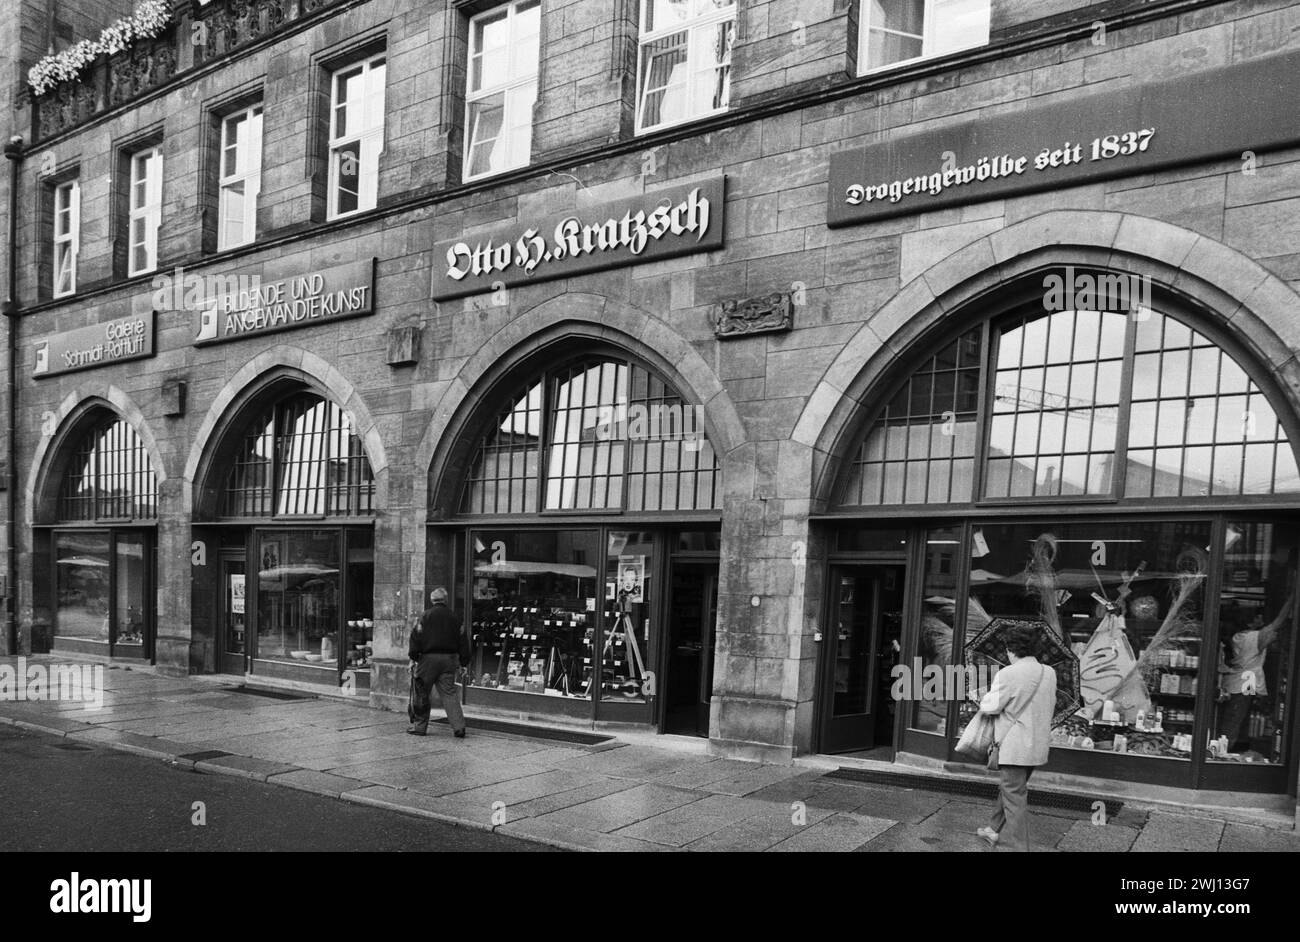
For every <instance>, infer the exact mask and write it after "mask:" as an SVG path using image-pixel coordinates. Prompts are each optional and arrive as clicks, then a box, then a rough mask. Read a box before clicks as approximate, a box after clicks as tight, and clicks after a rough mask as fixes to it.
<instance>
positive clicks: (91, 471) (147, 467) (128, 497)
mask: <svg viewBox="0 0 1300 942" xmlns="http://www.w3.org/2000/svg"><path fill="white" fill-rule="evenodd" d="M157 516H158V479H157V477H156V476H155V475H154V470H153V463H152V462H151V461H150V460H149V453H148V452H147V451H146V450H145V447H144V443H143V442H142V441H140V437H139V436H138V435H137V434H136V432H135V429H133V428H132V427H131V426H130V425H129V424H128V423H127V422H126V420H124V419H111V420H109V421H108V422H106V423H101V424H99V425H97V426H96V427H95V428H94V429H93V430H92V431H91V432H90V433H89V434H87V435H86V436H85V437H84V438H83V439H82V440H81V441H80V442H79V443H78V445H77V447H76V450H75V451H74V453H73V456H72V461H71V462H70V463H69V465H68V470H67V472H66V473H65V474H64V476H63V483H62V487H61V488H60V492H59V520H60V521H61V522H65V523H72V522H83V521H94V520H143V519H153V518H155V517H157Z"/></svg>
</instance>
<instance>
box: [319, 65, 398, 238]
mask: <svg viewBox="0 0 1300 942" xmlns="http://www.w3.org/2000/svg"><path fill="white" fill-rule="evenodd" d="M381 66H382V67H383V71H382V74H381V76H380V77H379V78H378V79H377V78H376V77H375V71H376V69H379V68H380V67H381ZM358 70H359V71H360V73H361V97H360V99H358V100H356V101H349V102H348V103H347V105H346V108H347V124H348V131H347V133H346V134H339V133H338V116H339V108H340V106H341V105H342V104H343V103H342V102H340V101H339V98H338V93H339V79H340V78H341V77H343V76H346V75H350V74H351V73H353V72H357V71H358ZM329 81H330V127H329V194H328V197H327V200H326V204H327V205H326V218H327V219H341V218H344V217H346V216H354V215H356V214H357V213H363V212H366V211H367V210H371V209H374V208H375V205H376V203H377V202H378V195H379V155H380V154H382V153H383V151H384V107H385V97H386V90H385V88H384V86H385V83H386V82H387V81H388V54H387V53H386V52H380V53H377V54H375V55H373V56H368V57H366V58H365V59H361V60H359V61H356V62H351V63H349V64H348V65H345V66H342V67H340V68H337V69H335V70H334V71H332V72H331V73H330V77H329ZM372 105H373V106H374V107H371V106H372ZM353 144H357V145H359V146H358V160H359V163H360V166H359V167H358V172H357V206H356V208H355V209H349V210H347V211H346V212H339V208H338V196H339V184H340V182H341V180H340V177H341V174H340V173H339V170H340V167H341V165H342V150H343V148H345V147H350V146H351V145H353Z"/></svg>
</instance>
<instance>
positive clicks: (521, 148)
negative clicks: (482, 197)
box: [465, 0, 542, 180]
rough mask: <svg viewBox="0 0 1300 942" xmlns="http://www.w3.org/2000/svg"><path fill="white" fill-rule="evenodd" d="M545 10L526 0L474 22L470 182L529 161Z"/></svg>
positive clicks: (468, 113) (468, 94) (468, 95)
mask: <svg viewBox="0 0 1300 942" xmlns="http://www.w3.org/2000/svg"><path fill="white" fill-rule="evenodd" d="M541 10H542V8H541V2H540V0H523V2H520V3H511V4H509V5H508V6H506V7H503V8H502V9H499V10H493V11H492V12H490V13H484V14H482V15H480V16H476V17H474V19H473V20H471V21H470V25H469V75H468V79H467V84H466V90H465V133H466V138H467V143H466V148H465V179H466V180H473V179H475V178H476V177H482V176H486V175H488V174H493V173H500V172H501V171H502V170H510V169H513V168H515V167H523V166H525V165H526V164H527V163H528V158H529V155H530V153H531V150H532V139H533V103H534V102H535V101H536V100H537V61H538V57H539V52H540V48H539V38H540V36H541Z"/></svg>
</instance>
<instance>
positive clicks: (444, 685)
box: [407, 586, 469, 739]
mask: <svg viewBox="0 0 1300 942" xmlns="http://www.w3.org/2000/svg"><path fill="white" fill-rule="evenodd" d="M429 601H430V602H432V603H433V604H432V605H430V606H429V607H428V608H427V609H425V611H424V614H423V615H421V616H420V624H419V625H418V626H417V627H416V629H415V630H414V631H412V632H411V644H410V647H409V649H408V651H407V653H408V654H409V655H410V658H411V662H412V665H411V669H412V670H413V671H415V676H416V677H417V678H418V679H419V681H420V686H421V687H423V688H424V690H425V692H426V693H429V694H432V691H434V690H435V689H436V690H437V691H438V696H439V697H440V698H441V700H442V708H443V709H444V710H445V711H446V712H447V720H448V721H449V722H450V723H451V729H452V732H453V733H454V734H455V735H456V738H458V739H464V738H465V714H464V712H463V711H462V710H461V708H460V697H459V696H457V693H456V671H457V669H458V668H461V667H468V666H469V637H468V636H467V635H466V634H465V631H464V629H463V628H462V627H461V623H460V618H458V617H457V615H456V613H455V612H454V611H452V610H451V607H450V606H448V605H447V590H446V589H444V588H443V587H442V586H438V588H436V589H434V590H433V591H432V592H430V593H429ZM432 708H433V703H432V700H431V697H426V698H425V700H424V709H423V710H420V711H418V712H417V713H416V716H415V719H414V722H413V723H412V724H411V728H410V729H408V730H407V732H408V733H410V734H411V735H412V736H424V735H426V734H427V733H428V731H429V713H430V711H431V710H432Z"/></svg>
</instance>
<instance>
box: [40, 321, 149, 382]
mask: <svg viewBox="0 0 1300 942" xmlns="http://www.w3.org/2000/svg"><path fill="white" fill-rule="evenodd" d="M153 319H154V314H153V311H148V312H146V313H144V314H132V315H130V316H129V317H119V318H116V319H114V320H111V321H104V322H103V323H101V324H91V325H90V326H88V327H78V328H77V329H76V330H69V331H67V332H66V333H62V334H53V335H52V336H49V337H46V338H45V339H44V340H40V341H37V343H36V347H35V352H36V360H35V363H34V364H33V365H32V376H34V377H36V378H37V379H42V378H44V377H46V376H55V375H57V374H59V373H72V372H75V371H77V370H89V369H93V368H95V367H97V366H108V365H110V364H112V363H125V362H126V361H128V360H141V359H144V358H145V357H151V356H153V354H154V349H153Z"/></svg>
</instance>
